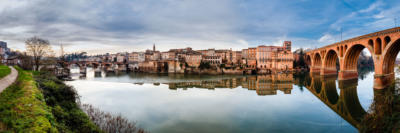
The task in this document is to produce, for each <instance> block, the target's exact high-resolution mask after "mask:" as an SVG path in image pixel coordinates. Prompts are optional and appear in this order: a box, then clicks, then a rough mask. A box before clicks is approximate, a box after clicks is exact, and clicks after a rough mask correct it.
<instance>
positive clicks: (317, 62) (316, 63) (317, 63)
mask: <svg viewBox="0 0 400 133" xmlns="http://www.w3.org/2000/svg"><path fill="white" fill-rule="evenodd" d="M313 63H314V65H313V66H315V67H321V65H322V59H321V55H319V53H316V54H315V56H314V62H313Z"/></svg>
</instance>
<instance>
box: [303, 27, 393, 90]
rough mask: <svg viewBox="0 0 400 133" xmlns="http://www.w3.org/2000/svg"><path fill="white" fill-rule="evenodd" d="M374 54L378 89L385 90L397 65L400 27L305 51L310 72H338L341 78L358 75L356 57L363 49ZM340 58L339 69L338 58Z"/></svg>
mask: <svg viewBox="0 0 400 133" xmlns="http://www.w3.org/2000/svg"><path fill="white" fill-rule="evenodd" d="M365 48H366V49H367V50H368V51H369V53H370V54H371V56H372V58H373V61H374V67H375V75H374V78H375V83H374V88H375V89H383V88H385V87H386V86H387V85H389V84H390V83H392V82H393V80H394V67H395V62H396V57H397V54H398V53H399V51H400V27H396V28H392V29H387V30H383V31H379V32H375V33H371V34H367V35H363V36H359V37H355V38H352V39H349V40H344V41H341V42H338V43H334V44H331V45H327V46H324V47H321V48H318V49H314V50H310V51H307V52H306V62H307V64H308V66H309V68H310V72H312V73H319V74H320V75H333V74H338V79H339V80H349V79H354V78H357V77H358V73H357V60H358V57H359V55H360V53H361V51H362V50H364V49H365ZM337 60H339V61H338V62H339V66H340V69H339V72H337V70H336V61H337Z"/></svg>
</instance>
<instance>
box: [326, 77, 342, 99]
mask: <svg viewBox="0 0 400 133" xmlns="http://www.w3.org/2000/svg"><path fill="white" fill-rule="evenodd" d="M325 94H326V97H327V98H328V101H329V103H330V104H336V103H337V101H339V94H338V92H337V90H336V80H326V81H325Z"/></svg>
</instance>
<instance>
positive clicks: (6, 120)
mask: <svg viewBox="0 0 400 133" xmlns="http://www.w3.org/2000/svg"><path fill="white" fill-rule="evenodd" d="M16 69H17V70H18V74H19V75H18V78H17V80H16V82H15V83H14V84H13V85H11V86H10V87H8V88H7V89H5V90H4V91H3V92H2V93H1V94H0V132H50V133H57V132H62V133H64V132H66V133H70V132H76V133H77V132H79V133H98V132H110V133H114V132H139V133H142V132H144V130H143V129H140V128H136V126H135V123H134V122H133V123H132V122H130V121H129V120H127V119H125V118H123V117H122V116H120V115H118V116H113V115H112V114H111V113H107V112H103V111H101V110H99V109H96V108H94V107H92V106H91V105H85V106H83V109H85V110H84V111H82V109H81V108H80V103H79V96H78V94H77V92H76V91H75V89H74V88H73V87H71V86H68V85H66V84H64V82H63V81H61V80H59V79H57V78H56V77H55V76H53V75H52V74H50V73H44V72H43V73H39V72H34V73H32V72H29V71H24V70H22V69H20V68H18V67H16ZM85 112H86V113H88V114H89V115H87V114H86V113H85Z"/></svg>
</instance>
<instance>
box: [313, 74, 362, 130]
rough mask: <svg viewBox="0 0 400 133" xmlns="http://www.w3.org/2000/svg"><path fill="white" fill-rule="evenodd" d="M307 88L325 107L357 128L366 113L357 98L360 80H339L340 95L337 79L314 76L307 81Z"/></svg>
mask: <svg viewBox="0 0 400 133" xmlns="http://www.w3.org/2000/svg"><path fill="white" fill-rule="evenodd" d="M305 82H306V83H305V87H306V88H307V89H308V90H309V91H310V92H311V93H312V94H313V95H315V96H316V97H317V98H319V99H320V100H321V101H322V102H323V103H324V104H325V105H327V106H328V107H329V108H331V109H332V110H333V111H335V112H336V113H337V114H338V115H340V116H341V117H342V118H343V119H345V120H346V121H347V122H349V123H350V124H351V125H353V126H354V127H356V128H360V122H361V120H362V118H363V116H364V115H365V114H366V111H365V110H364V109H363V108H362V106H361V104H360V102H359V99H358V96H357V82H358V79H352V80H339V81H338V82H339V89H340V93H338V92H337V90H336V77H335V76H331V77H324V76H316V75H312V74H311V76H310V77H308V78H306V80H305Z"/></svg>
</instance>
